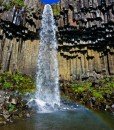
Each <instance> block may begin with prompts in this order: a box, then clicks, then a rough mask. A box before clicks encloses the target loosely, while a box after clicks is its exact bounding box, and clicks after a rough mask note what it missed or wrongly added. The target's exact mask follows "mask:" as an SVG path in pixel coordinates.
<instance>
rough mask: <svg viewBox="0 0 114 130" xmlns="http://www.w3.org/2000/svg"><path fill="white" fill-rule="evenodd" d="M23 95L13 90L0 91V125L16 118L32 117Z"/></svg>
mask: <svg viewBox="0 0 114 130" xmlns="http://www.w3.org/2000/svg"><path fill="white" fill-rule="evenodd" d="M26 104H27V102H26V101H25V100H23V99H22V95H20V94H19V93H17V92H13V91H8V90H5V91H0V125H4V124H6V123H12V122H13V121H14V120H15V119H19V118H22V117H24V118H26V117H27V118H28V117H30V115H31V113H30V109H29V108H28V106H27V105H26Z"/></svg>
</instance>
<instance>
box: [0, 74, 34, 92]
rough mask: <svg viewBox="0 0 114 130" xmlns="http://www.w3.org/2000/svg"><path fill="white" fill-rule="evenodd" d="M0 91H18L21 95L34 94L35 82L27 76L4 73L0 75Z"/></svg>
mask: <svg viewBox="0 0 114 130" xmlns="http://www.w3.org/2000/svg"><path fill="white" fill-rule="evenodd" d="M0 89H5V90H6V89H9V90H15V91H16V90H18V91H19V92H21V93H26V92H34V91H35V82H34V80H33V79H32V77H30V76H28V75H25V74H21V73H15V74H11V73H9V72H5V73H3V74H0Z"/></svg>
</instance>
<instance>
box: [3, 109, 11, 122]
mask: <svg viewBox="0 0 114 130" xmlns="http://www.w3.org/2000/svg"><path fill="white" fill-rule="evenodd" d="M3 116H4V118H5V119H6V120H7V119H8V118H9V117H10V114H9V112H8V111H7V110H3Z"/></svg>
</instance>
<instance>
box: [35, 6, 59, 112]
mask: <svg viewBox="0 0 114 130" xmlns="http://www.w3.org/2000/svg"><path fill="white" fill-rule="evenodd" d="M58 81H59V75H58V61H57V40H56V26H55V21H54V17H53V11H52V8H51V6H50V5H48V4H47V5H45V7H44V11H43V15H42V28H41V32H40V47H39V55H38V65H37V79H36V85H37V92H36V96H35V98H36V99H35V101H36V103H37V105H38V108H39V111H43V112H45V111H49V110H54V109H55V108H56V107H59V106H60V94H59V82H58Z"/></svg>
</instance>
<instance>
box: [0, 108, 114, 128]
mask: <svg viewBox="0 0 114 130" xmlns="http://www.w3.org/2000/svg"><path fill="white" fill-rule="evenodd" d="M113 122H114V116H113V115H111V114H109V113H100V112H99V113H94V112H91V111H88V110H86V109H83V110H82V109H78V110H76V111H57V112H53V113H39V114H36V115H34V116H33V117H31V118H28V119H23V120H19V121H16V122H15V123H13V124H9V125H6V126H3V127H0V130H114V123H113Z"/></svg>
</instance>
